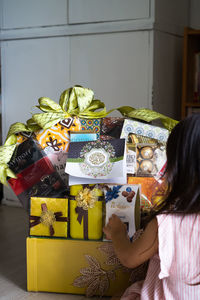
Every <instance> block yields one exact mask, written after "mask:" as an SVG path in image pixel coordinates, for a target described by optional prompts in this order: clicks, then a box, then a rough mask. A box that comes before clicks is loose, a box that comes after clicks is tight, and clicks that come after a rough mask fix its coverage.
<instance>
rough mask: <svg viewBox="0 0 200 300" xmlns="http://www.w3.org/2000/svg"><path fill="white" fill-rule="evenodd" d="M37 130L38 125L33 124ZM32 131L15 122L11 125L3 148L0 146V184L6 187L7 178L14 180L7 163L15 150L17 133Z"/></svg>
mask: <svg viewBox="0 0 200 300" xmlns="http://www.w3.org/2000/svg"><path fill="white" fill-rule="evenodd" d="M35 125H36V126H35V127H34V128H33V129H35V128H36V127H37V128H38V125H37V124H35ZM33 129H31V128H29V127H28V126H27V125H25V124H23V123H20V122H16V123H14V124H12V125H11V126H10V128H9V131H8V134H7V137H6V141H5V143H4V145H3V146H0V182H1V183H3V184H5V185H7V180H6V179H7V177H11V178H16V176H15V174H14V173H13V171H11V169H10V168H9V167H8V163H9V161H10V159H11V157H12V155H13V152H14V150H15V148H16V144H17V137H16V134H17V133H19V132H30V131H33Z"/></svg>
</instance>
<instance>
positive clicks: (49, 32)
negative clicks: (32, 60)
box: [0, 19, 183, 41]
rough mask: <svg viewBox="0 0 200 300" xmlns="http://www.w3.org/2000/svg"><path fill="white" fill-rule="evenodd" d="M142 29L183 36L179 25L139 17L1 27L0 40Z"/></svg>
mask: <svg viewBox="0 0 200 300" xmlns="http://www.w3.org/2000/svg"><path fill="white" fill-rule="evenodd" d="M143 30H160V31H163V32H166V33H169V34H173V35H177V36H180V37H181V36H183V27H181V26H177V25H174V24H167V23H154V21H153V20H152V19H141V20H129V21H114V22H99V23H87V24H73V25H59V26H43V27H31V28H20V29H1V31H0V41H9V40H20V39H34V38H49V37H60V36H76V35H88V34H103V33H114V32H127V31H143Z"/></svg>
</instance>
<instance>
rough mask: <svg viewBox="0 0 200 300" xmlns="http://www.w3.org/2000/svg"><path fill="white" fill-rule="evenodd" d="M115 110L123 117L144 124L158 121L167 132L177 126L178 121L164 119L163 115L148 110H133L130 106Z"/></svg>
mask: <svg viewBox="0 0 200 300" xmlns="http://www.w3.org/2000/svg"><path fill="white" fill-rule="evenodd" d="M117 110H118V111H119V112H120V113H121V114H122V115H123V116H125V117H128V118H133V119H138V120H142V121H146V122H151V121H154V120H156V119H160V120H161V122H162V124H163V126H164V127H165V128H166V129H168V130H169V131H171V130H172V129H173V128H174V126H176V125H177V124H178V121H176V120H174V119H172V118H169V117H166V116H165V115H162V114H160V113H158V112H156V111H153V110H150V109H148V108H139V109H135V108H133V107H131V106H121V107H119V108H117Z"/></svg>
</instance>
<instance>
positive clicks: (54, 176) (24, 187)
mask: <svg viewBox="0 0 200 300" xmlns="http://www.w3.org/2000/svg"><path fill="white" fill-rule="evenodd" d="M8 165H9V168H10V169H11V170H12V171H13V172H14V173H15V174H16V177H17V178H10V179H8V183H9V185H10V186H11V188H12V189H13V191H14V193H15V194H16V195H17V197H18V199H19V200H20V202H21V203H22V205H23V207H24V208H25V209H26V210H29V207H30V205H29V201H30V197H32V196H45V197H47V196H56V197H57V196H58V197H59V196H61V195H62V194H63V193H64V192H65V186H64V183H63V181H62V179H61V177H60V176H59V174H58V173H57V172H56V170H55V169H54V167H53V165H52V163H51V161H50V159H49V157H48V156H47V155H46V154H45V153H44V151H43V150H42V149H41V147H40V145H39V144H38V143H37V142H36V141H35V140H34V139H32V138H29V139H27V140H25V141H24V142H23V143H21V144H19V145H18V146H17V147H16V149H15V151H14V153H13V156H12V158H11V160H10V162H9V163H8Z"/></svg>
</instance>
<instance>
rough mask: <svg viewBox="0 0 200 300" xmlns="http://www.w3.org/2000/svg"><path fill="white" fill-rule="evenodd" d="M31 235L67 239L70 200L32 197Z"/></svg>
mask: <svg viewBox="0 0 200 300" xmlns="http://www.w3.org/2000/svg"><path fill="white" fill-rule="evenodd" d="M29 220H30V223H29V227H30V235H36V236H52V237H65V238H66V237H67V232H68V199H66V198H42V197H31V203H30V216H29Z"/></svg>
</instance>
